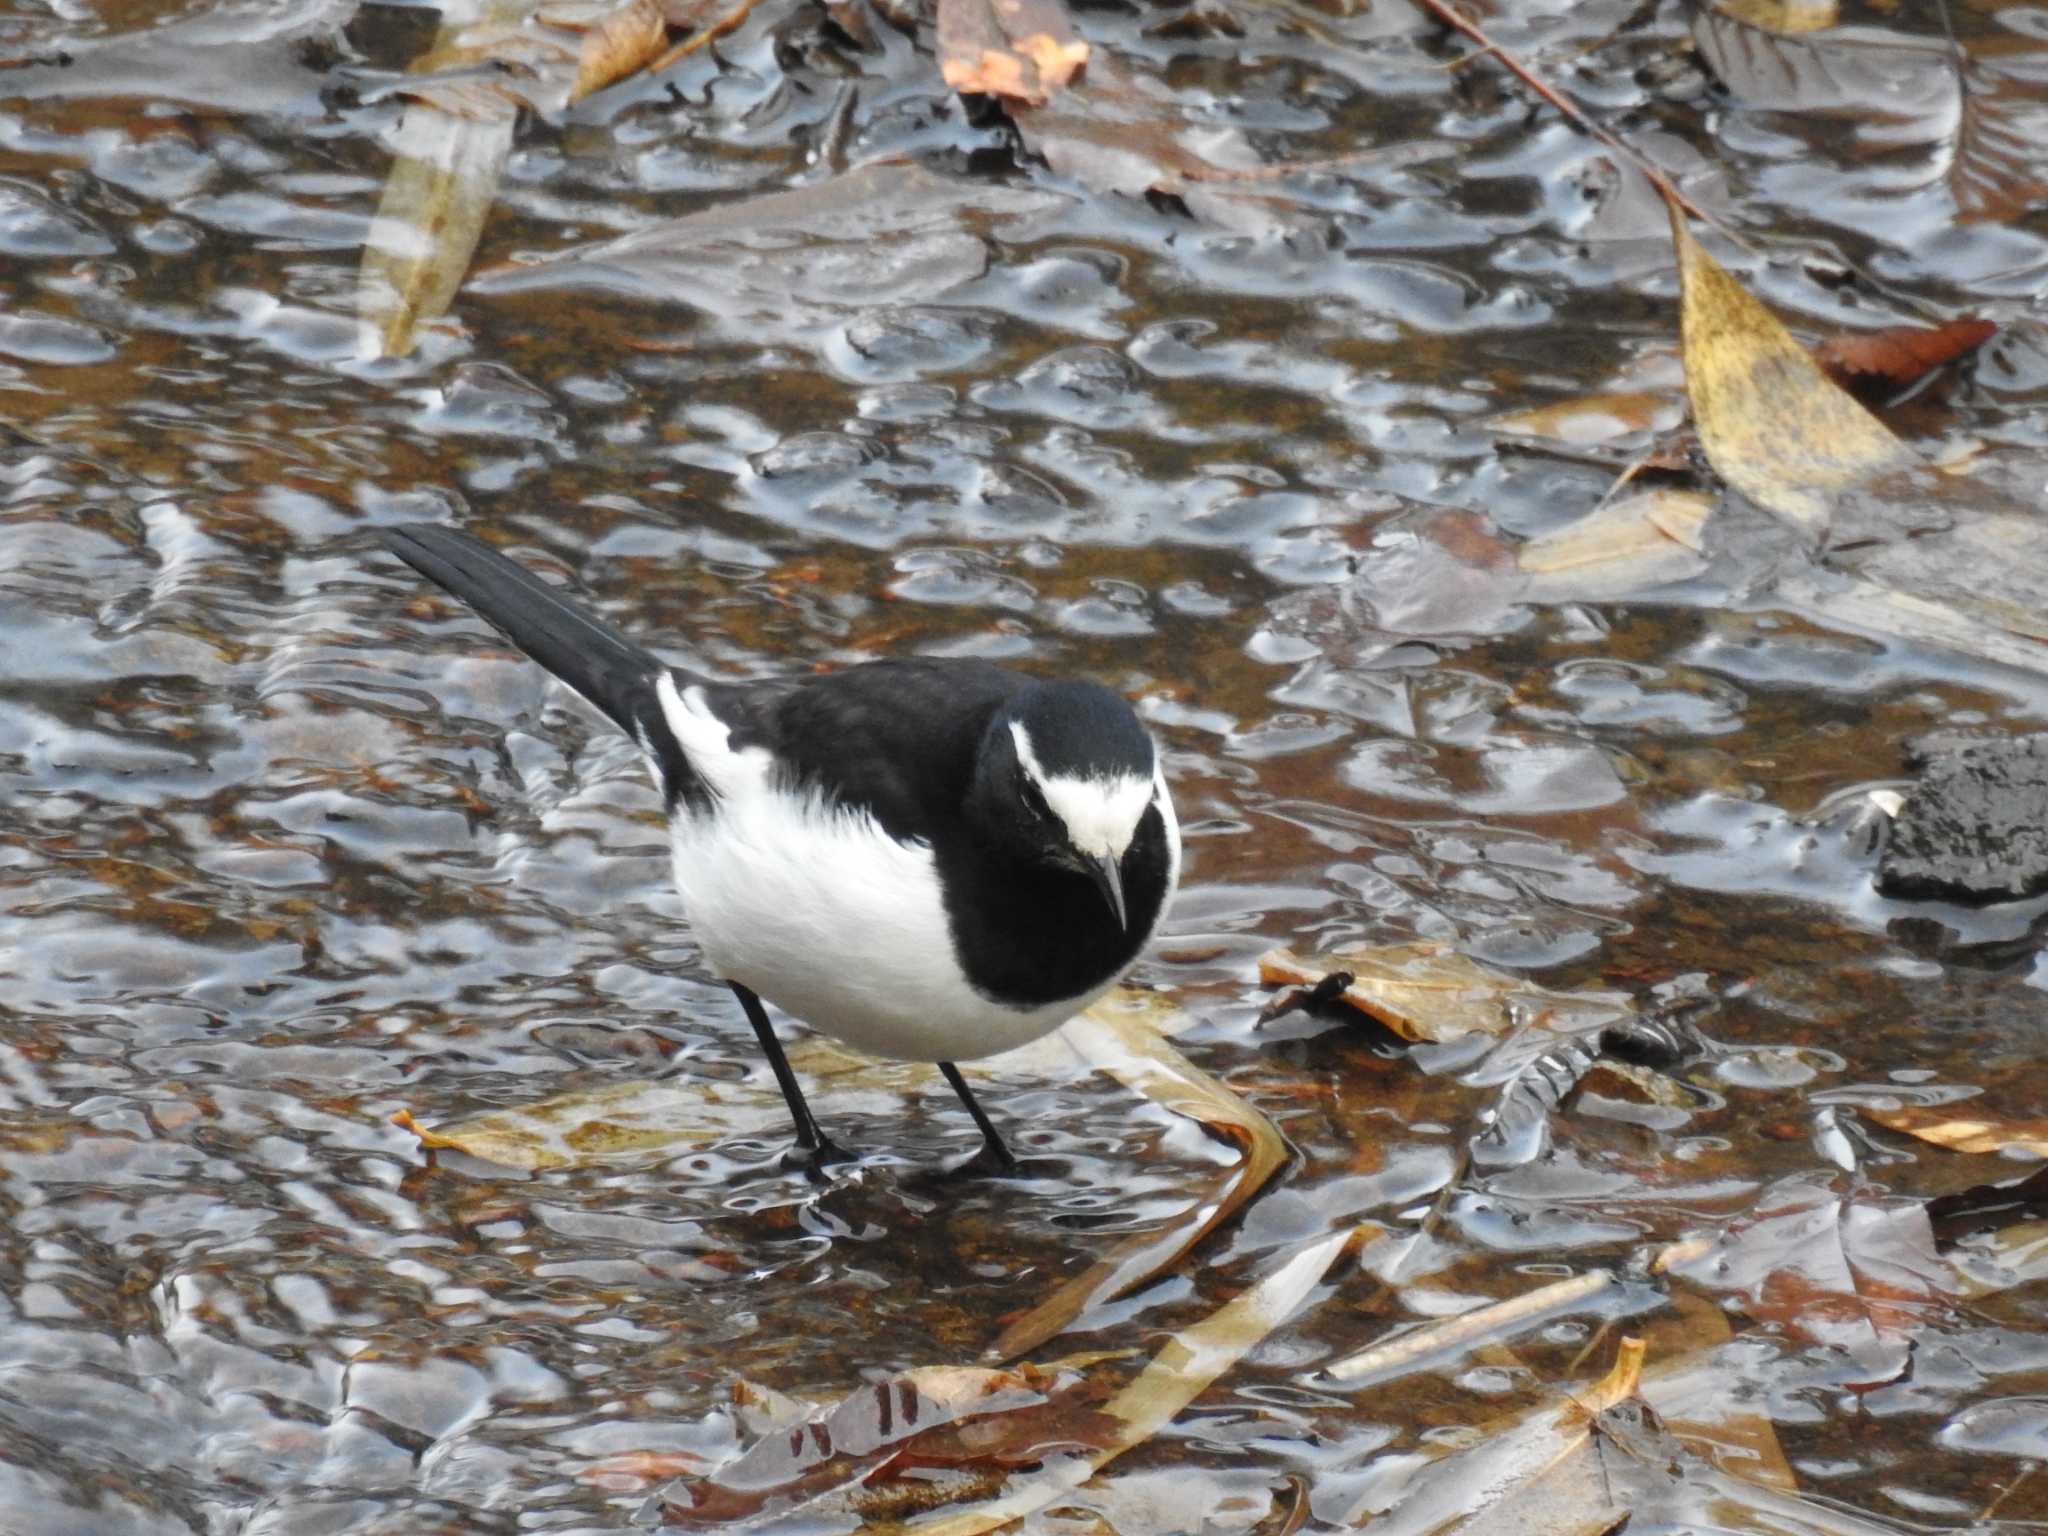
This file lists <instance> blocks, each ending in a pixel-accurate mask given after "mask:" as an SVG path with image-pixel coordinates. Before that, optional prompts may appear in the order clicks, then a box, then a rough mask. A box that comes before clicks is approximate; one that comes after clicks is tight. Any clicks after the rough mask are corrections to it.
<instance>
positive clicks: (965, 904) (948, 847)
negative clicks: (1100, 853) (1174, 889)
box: [932, 805, 1172, 1008]
mask: <svg viewBox="0 0 2048 1536" xmlns="http://www.w3.org/2000/svg"><path fill="white" fill-rule="evenodd" d="M932 851H933V854H934V855H935V857H936V858H937V861H938V870H939V879H940V881H941V882H942V884H943V886H944V889H945V897H946V916H947V919H948V921H949V922H950V924H951V926H952V930H953V947H954V951H955V954H956V955H957V957H958V959H959V961H960V966H961V969H963V970H964V971H965V972H966V973H967V980H968V982H969V983H970V984H971V985H972V986H973V987H974V989H975V990H976V991H977V992H980V993H981V994H982V995H983V996H984V997H987V998H989V999H991V1000H993V1001H995V1002H998V1003H1002V1004H1004V1005H1005V1006H1008V1007H1013V1008H1036V1007H1041V1006H1043V1005H1044V1004H1047V1003H1057V1002H1063V1001H1065V1000H1066V999H1068V998H1071V997H1079V996H1081V995H1082V994H1083V993H1087V992H1092V991H1094V990H1095V989H1096V988H1097V987H1100V986H1101V985H1102V984H1103V983H1104V982H1106V981H1108V980H1110V979H1111V978H1112V977H1114V976H1116V975H1117V974H1118V973H1119V972H1121V971H1122V970H1123V969H1124V967H1125V966H1127V965H1129V964H1130V963H1131V962H1132V961H1133V960H1134V959H1136V958H1137V955H1138V951H1139V949H1140V948H1142V947H1143V945H1144V943H1145V941H1146V939H1147V938H1149V937H1150V936H1151V933H1152V929H1153V927H1154V926H1155V925H1156V924H1157V923H1158V921H1159V911H1160V908H1161V907H1162V906H1163V905H1164V904H1165V902H1166V896H1167V889H1166V883H1167V879H1168V877H1169V875H1170V874H1171V872H1172V850H1171V849H1170V848H1169V847H1168V845H1167V839H1166V823H1165V820H1164V818H1162V817H1161V816H1160V814H1159V807H1158V806H1157V805H1152V806H1148V807H1147V808H1146V811H1145V814H1144V816H1143V817H1142V818H1141V819H1140V820H1139V822H1138V830H1137V833H1136V834H1135V835H1134V836H1133V837H1132V839H1131V846H1130V847H1129V848H1128V849H1127V850H1125V852H1124V857H1123V887H1124V902H1125V905H1126V907H1127V909H1128V911H1129V916H1130V924H1129V926H1128V927H1123V928H1119V927H1118V926H1117V922H1116V919H1115V918H1114V917H1112V916H1111V915H1110V911H1109V908H1108V906H1107V905H1106V904H1105V903H1104V901H1103V899H1102V893H1101V892H1100V891H1099V890H1097V889H1096V887H1095V884H1094V882H1093V881H1091V880H1090V879H1089V878H1088V877H1087V876H1086V875H1084V874H1080V873H1078V872H1076V871H1072V870H1066V869H1059V868H1055V867H1053V866H1051V865H1048V864H1044V863H1040V862H1038V861H1035V860H1031V859H1026V858H1019V857H1016V856H1014V855H1012V854H1008V853H1005V852H1002V851H1000V850H996V849H992V848H989V847H987V846H986V845H984V844H982V843H980V842H978V841H977V840H975V839H974V838H972V836H971V835H962V836H960V837H949V838H945V839H942V840H940V841H938V842H936V843H935V844H934V847H933V850H932Z"/></svg>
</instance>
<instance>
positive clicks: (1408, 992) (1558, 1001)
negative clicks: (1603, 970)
mask: <svg viewBox="0 0 2048 1536" xmlns="http://www.w3.org/2000/svg"><path fill="white" fill-rule="evenodd" d="M1332 971H1345V972H1349V973H1350V976H1351V980H1350V982H1349V983H1348V984H1347V985H1346V986H1345V988H1344V990H1343V992H1342V993H1341V994H1340V995H1341V997H1342V999H1343V1000H1344V1001H1345V1002H1347V1003H1349V1004H1350V1005H1351V1006H1352V1007H1354V1008H1356V1009H1358V1011H1359V1012H1361V1013H1364V1014H1366V1015H1368V1016H1370V1017H1372V1018H1374V1019H1377V1020H1378V1021H1379V1022H1380V1023H1382V1024H1384V1025H1386V1026H1387V1028H1389V1029H1391V1030H1392V1031H1394V1033H1395V1034H1397V1035H1400V1036H1401V1037H1402V1038H1403V1039H1407V1040H1428V1041H1436V1042H1442V1041H1447V1040H1458V1039H1462V1038H1463V1037H1464V1036H1466V1035H1470V1034H1483V1035H1493V1036H1501V1035H1505V1034H1507V1033H1509V1031H1510V1030H1512V1029H1513V1028H1514V1027H1515V1025H1516V1023H1517V1021H1518V1020H1519V1019H1523V1018H1527V1017H1529V1016H1530V1015H1531V1014H1540V1013H1542V1012H1544V1011H1545V1010H1548V1009H1557V1008H1562V1009H1564V1010H1566V1011H1570V1012H1573V1013H1577V1012H1579V1011H1581V1010H1583V1009H1585V1008H1587V1007H1589V1006H1591V1007H1593V1008H1595V1009H1596V1011H1597V1012H1598V1014H1599V1016H1600V1017H1601V1018H1602V1019H1603V1020H1604V1019H1606V1018H1608V1017H1610V1016H1611V1015H1613V1014H1615V1013H1616V1012H1617V1011H1625V1009H1624V1008H1623V1006H1622V1000H1621V999H1620V998H1619V996H1618V994H1614V993H1574V992H1552V991H1550V990H1548V989H1547V988H1544V987H1539V986H1535V985H1533V984H1531V983H1529V982H1526V981H1524V980H1522V979H1521V978H1519V977H1515V976H1508V975H1505V974H1503V973H1502V972H1499V971H1494V970H1489V969H1488V968H1487V967H1485V966H1483V965H1481V964H1479V962H1477V961H1476V960H1472V959H1468V958H1467V957H1466V956H1464V955H1461V954H1459V953H1458V952H1457V951H1456V950H1454V949H1452V948H1451V947H1450V946H1449V945H1447V944H1432V943H1428V942H1422V943H1415V944H1389V945H1386V946H1383V947H1381V948H1376V949H1370V950H1347V951H1343V952H1341V953H1338V954H1333V955H1329V956H1323V957H1318V958H1317V959H1314V960H1308V959H1304V958H1303V957H1302V956H1300V955H1297V954H1295V953H1294V951H1292V950H1289V949H1274V950H1268V951H1267V952H1266V953H1265V954H1263V955H1261V956H1260V957H1259V980H1260V981H1262V982H1264V983H1265V984H1266V985H1267V986H1314V985H1316V984H1317V983H1318V982H1320V981H1321V980H1322V979H1323V978H1324V977H1325V976H1327V975H1329V974H1330V973H1331V972H1332Z"/></svg>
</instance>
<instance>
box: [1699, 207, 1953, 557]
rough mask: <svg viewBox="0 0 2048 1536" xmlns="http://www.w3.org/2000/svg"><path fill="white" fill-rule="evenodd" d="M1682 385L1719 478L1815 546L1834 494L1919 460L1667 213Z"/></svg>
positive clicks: (1703, 443) (1824, 528)
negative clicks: (1677, 291)
mask: <svg viewBox="0 0 2048 1536" xmlns="http://www.w3.org/2000/svg"><path fill="white" fill-rule="evenodd" d="M1671 238H1672V241H1673V242H1674V244H1676V246H1677V248H1678V275H1679V281H1680V284H1681V289H1682V293H1681V299H1680V320H1681V329H1682V332H1683V336H1684V344H1685V386H1686V392H1687V394H1688V395H1689V396H1690V397H1691V399H1692V414H1693V420H1694V422H1695V423H1696V424H1697V425H1698V427H1699V433H1700V443H1701V445H1702V446H1703V447H1704V448H1705V449H1706V453H1707V458H1708V461H1709V462H1711V463H1712V464H1713V466H1714V470H1715V472H1716V473H1717V474H1719V475H1720V477H1721V478H1722V479H1723V480H1725V481H1727V482H1728V484H1730V485H1731V486H1733V487H1734V488H1735V489H1736V490H1738V491H1740V492H1741V493H1742V494H1743V495H1745V496H1747V497H1748V498H1749V499H1750V500H1751V501H1754V502H1756V503H1757V504H1758V505H1759V506H1762V507H1764V508H1766V509H1768V510H1770V511H1772V512H1775V513H1777V514H1778V515H1779V516H1780V517H1782V518H1784V519H1786V521H1788V522H1790V523H1792V524H1794V525H1795V526H1797V527H1799V528H1801V529H1804V530H1805V531H1807V532H1808V533H1810V534H1812V535H1814V536H1815V538H1816V539H1818V538H1819V537H1820V536H1821V535H1822V534H1824V533H1825V532H1826V530H1827V527H1828V524H1829V521H1830V519H1831V516H1832V512H1833V505H1834V502H1835V500H1836V498H1838V497H1840V496H1841V495H1842V494H1843V493H1845V492H1849V491H1854V490H1858V489H1862V488H1867V487H1869V486H1871V485H1873V484H1874V483H1875V482H1877V481H1878V480H1879V479H1881V478H1882V477H1883V476H1885V475H1887V474H1890V473H1893V472H1896V471H1900V470H1905V469H1908V468H1911V467H1912V466H1914V465H1916V464H1918V463H1919V462H1920V460H1919V456H1918V455H1917V454H1915V453H1914V452H1913V450H1912V449H1910V448H1908V447H1907V446H1906V445H1905V444H1904V443H1903V442H1901V441H1900V440H1899V439H1898V438H1897V437H1895V436H1893V435H1892V433H1891V431H1890V430H1889V429H1888V428H1887V427H1886V426H1885V425H1884V424H1883V423H1882V422H1880V421H1879V420H1878V419H1877V418H1876V417H1875V416H1872V415H1871V414H1870V413H1869V412H1868V411H1866V410H1864V409H1863V407H1862V406H1860V405H1858V404H1857V403H1856V401H1855V399H1854V398H1853V397H1852V396H1850V395H1849V394H1848V392H1847V391H1845V390H1843V389H1842V388H1841V387H1840V386H1839V385H1837V384H1836V383H1835V382H1834V381H1833V380H1832V379H1830V378H1829V377H1828V376H1827V375H1826V374H1825V373H1823V372H1822V371H1821V367H1820V365H1819V364H1818V363H1816V362H1815V361H1814V360H1813V358H1812V356H1811V355H1810V354H1809V353H1808V352H1807V350H1806V349H1805V348H1804V347H1802V346H1800V345H1799V343H1798V342H1796V341H1794V340H1793V339H1792V334H1791V332H1789V331H1787V330H1786V329H1785V327H1784V326H1783V325H1781V324H1780V323H1779V322H1778V319H1777V317H1776V316H1774V315H1773V314H1772V313H1771V312H1770V311H1769V310H1768V309H1766V308H1764V306H1763V305H1762V304H1761V303H1759V302H1758V301H1757V300H1756V299H1754V298H1752V297H1751V296H1750V295H1749V293H1748V292H1746V291H1745V290H1744V289H1743V287H1742V285H1741V284H1740V283H1738V282H1736V281H1735V279H1734V278H1733V277H1731V276H1729V275H1728V273H1727V271H1726V270H1725V269H1723V268H1722V266H1721V264H1720V263H1719V262H1717V261H1715V260H1714V258H1713V257H1711V256H1709V255H1708V254H1707V253H1706V251H1705V250H1703V249H1702V248H1701V246H1700V244H1699V242H1698V241H1697V240H1695V239H1693V237H1692V232H1691V231H1690V230H1689V229H1687V228H1686V223H1685V215H1684V214H1683V213H1681V212H1680V211H1679V210H1678V209H1677V208H1675V207H1674V208H1673V209H1672V210H1671Z"/></svg>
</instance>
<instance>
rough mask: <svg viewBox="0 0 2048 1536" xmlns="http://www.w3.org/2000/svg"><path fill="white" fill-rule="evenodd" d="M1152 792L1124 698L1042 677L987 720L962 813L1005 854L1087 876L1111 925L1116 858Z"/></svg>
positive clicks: (1152, 767) (1116, 907)
mask: <svg viewBox="0 0 2048 1536" xmlns="http://www.w3.org/2000/svg"><path fill="white" fill-rule="evenodd" d="M1162 792H1163V791H1162V790H1161V789H1160V781H1159V763H1158V756H1157V753H1156V752H1155V750H1154V748H1153V745H1152V738H1151V737H1150V736H1149V735H1147V734H1146V732H1145V727H1144V726H1142V725H1140V724H1139V723H1138V717H1137V715H1136V713H1135V712H1133V710H1132V709H1131V706H1130V705H1129V704H1127V703H1126V702H1125V701H1124V700H1123V699H1122V698H1120V697H1119V696H1117V695H1116V694H1114V693H1111V692H1110V691H1109V690H1108V689H1107V688H1102V687H1098V686H1097V685H1096V684H1094V683H1084V682H1071V681H1061V682H1042V683H1038V684H1036V685H1034V686H1033V687H1031V688H1028V689H1026V690H1025V691H1024V692H1022V693H1020V694H1018V695H1017V696H1016V697H1015V698H1013V699H1012V700H1010V702H1009V703H1008V704H1006V705H1005V706H1004V707H1003V708H1002V709H1000V710H998V711H997V712H996V715H995V718H994V719H992V720H991V721H990V722H989V726H988V730H987V733H986V734H985V735H984V736H983V737H982V742H981V751H980V754H979V758H978V760H977V762H976V765H975V782H974V789H973V791H972V795H971V799H970V809H971V812H972V814H973V816H974V819H975V820H976V822H977V823H979V825H980V827H981V829H982V833H983V835H984V836H986V837H990V838H993V839H995V840H996V841H998V842H1000V843H1001V844H1003V845H1004V846H1006V847H1007V848H1008V849H1009V850H1010V851H1011V852H1012V853H1014V854H1017V855H1020V856H1022V857H1023V858H1026V859H1028V860H1030V861H1032V862H1034V863H1038V864H1043V865H1049V866H1051V867H1053V868H1056V869H1067V870H1072V871H1073V872H1075V873H1076V874H1081V875H1085V876H1086V877H1087V878H1088V879H1090V880H1092V881H1093V882H1094V883H1095V887H1096V889H1097V890H1098V891H1100V892H1101V893H1102V899H1103V901H1104V902H1105V903H1107V905H1108V907H1109V909H1110V911H1111V912H1112V913H1114V914H1115V916H1116V920H1117V923H1118V924H1119V925H1120V926H1121V925H1123V924H1124V923H1125V922H1126V918H1125V915H1124V895H1123V858H1124V855H1125V854H1126V853H1127V852H1129V850H1130V846H1131V841H1132V839H1133V838H1134V837H1136V835H1137V831H1138V823H1139V822H1140V821H1141V820H1142V819H1143V818H1144V815H1145V812H1146V810H1147V809H1148V808H1149V807H1150V806H1151V804H1152V802H1153V799H1154V798H1155V797H1156V796H1157V795H1159V794H1160V793H1162Z"/></svg>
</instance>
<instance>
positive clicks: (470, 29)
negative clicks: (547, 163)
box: [357, 0, 667, 356]
mask: <svg viewBox="0 0 2048 1536" xmlns="http://www.w3.org/2000/svg"><path fill="white" fill-rule="evenodd" d="M666 35H667V33H666V22H665V20H664V18H663V13H662V9H661V7H660V5H659V4H657V3H656V0H584V3H565V0H486V3H485V4H484V5H483V6H482V7H481V9H479V10H478V11H477V12H476V13H475V14H473V15H470V16H467V17H466V18H464V19H460V20H451V21H449V22H446V23H444V24H443V26H442V27H441V30H440V32H439V33H438V34H437V35H436V37H435V40H434V44H433V46H432V47H431V48H430V49H429V50H428V51H427V52H426V53H425V54H424V55H422V56H421V58H420V59H419V60H417V61H416V62H415V64H414V66H413V75H412V76H411V77H410V78H409V79H408V81H407V82H406V84H405V85H404V86H403V88H402V89H403V93H404V94H405V95H406V96H407V97H409V98H410V100H409V101H408V103H407V106H406V109H405V112H404V114H403V115H402V116H401V117H400V118H399V123H398V133H397V140H396V146H395V147H396V151H397V152H396V155H395V157H394V159H393V161H392V166H391V170H390V171H389V173H388V174H387V175H386V177H385V181H384V193H383V196H382V197H381V198H380V199H379V201H378V204H377V212H376V214H375V216H374V217H373V218H372V219H371V221H370V231H369V234H368V236H367V237H366V238H365V240H364V242H363V261H362V276H361V296H360V298H359V299H358V301H357V313H358V315H359V317H360V319H361V323H362V338H363V339H362V350H363V351H364V353H365V354H366V355H368V356H400V355H403V354H404V353H406V352H409V351H411V350H412V346H413V338H414V336H415V334H416V332H417V331H418V328H419V327H420V326H421V325H422V324H424V323H426V322H428V321H431V320H434V319H437V318H439V317H440V316H441V315H443V314H445V313H447V311H448V307H449V305H450V304H451V303H453V302H454V298H455V294H456V292H457V290H458V289H460V288H461V286H462V279H463V276H464V274H466V273H467V272H468V270H469V263H470V259H471V257H473V256H474V255H475V254H476V247H477V242H478V240H479V239H480V238H481V237H482V234H483V227H484V222H485V220H486V219H487V218H488V217H489V215H490V210H491V207H492V205H493V204H494V203H495V202H496V201H497V195H498V182H499V179H500V178H501V177H502V175H503V174H504V169H505V162H506V159H507V158H508V157H509V156H510V154H511V150H512V139H513V133H514V130H515V127H516V125H517V121H518V117H519V114H520V112H521V111H522V110H524V109H527V108H532V109H534V110H540V111H559V110H560V109H561V108H563V107H565V106H567V105H569V104H570V103H571V102H574V101H577V100H580V99H581V98H582V97H584V96H586V95H588V94H589V93H590V92H592V91H594V90H597V89H599V88H600V87H602V86H605V85H608V84H610V83H611V82H612V81H614V80H617V79H619V78H621V77H623V76H625V75H629V74H631V73H633V72H634V71H635V70H637V69H639V68H640V67H641V66H642V65H644V64H646V63H647V62H648V61H649V60H650V59H651V58H652V57H654V56H655V55H656V54H658V53H659V52H660V51H661V47H662V44H663V42H664V40H665V38H666Z"/></svg>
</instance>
